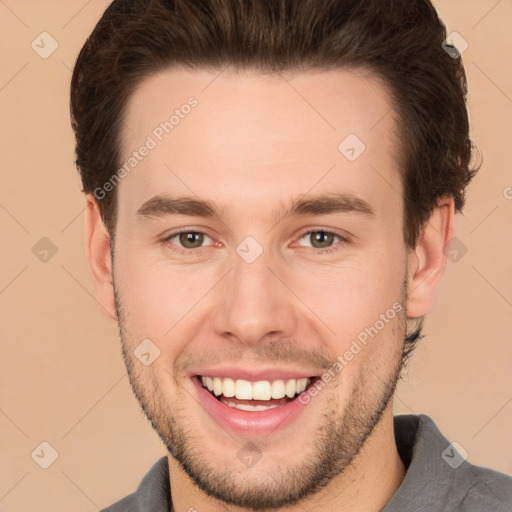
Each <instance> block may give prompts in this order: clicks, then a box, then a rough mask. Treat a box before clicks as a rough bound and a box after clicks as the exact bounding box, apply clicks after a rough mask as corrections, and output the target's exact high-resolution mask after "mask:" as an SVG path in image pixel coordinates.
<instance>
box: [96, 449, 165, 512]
mask: <svg viewBox="0 0 512 512" xmlns="http://www.w3.org/2000/svg"><path fill="white" fill-rule="evenodd" d="M170 503H171V491H170V482H169V465H168V460H167V457H162V458H161V459H159V460H157V461H156V462H155V463H154V464H153V466H152V467H151V469H150V470H149V471H148V472H147V473H146V475H145V476H144V478H143V479H142V481H141V482H140V484H139V486H138V487H137V490H136V491H135V492H134V493H132V494H128V496H125V497H124V498H122V499H120V500H119V501H116V502H115V503H113V504H112V505H110V506H108V507H107V508H105V509H102V510H101V511H100V512H142V511H149V510H150V511H151V512H168V511H169V504H170Z"/></svg>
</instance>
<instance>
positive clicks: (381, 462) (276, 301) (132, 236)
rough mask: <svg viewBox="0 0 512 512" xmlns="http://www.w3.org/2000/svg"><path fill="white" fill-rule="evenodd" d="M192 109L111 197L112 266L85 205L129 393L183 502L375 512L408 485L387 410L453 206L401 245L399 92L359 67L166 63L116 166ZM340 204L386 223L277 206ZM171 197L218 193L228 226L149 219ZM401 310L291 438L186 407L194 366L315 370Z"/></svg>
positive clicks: (91, 207) (430, 293)
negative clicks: (317, 199)
mask: <svg viewBox="0 0 512 512" xmlns="http://www.w3.org/2000/svg"><path fill="white" fill-rule="evenodd" d="M190 96H194V97H195V98H196V99H197V101H198V105H197V107H196V108H195V109H193V110H192V112H191V113H190V114H189V115H188V116H186V117H185V118H184V119H182V120H181V122H180V124H179V125H178V126H177V127H175V129H174V130H173V132H172V134H170V135H167V136H166V137H164V138H163V140H162V141H161V142H160V143H159V144H158V146H157V147H156V148H154V149H153V150H152V151H151V152H150V153H149V154H148V156H146V157H145V158H144V159H143V160H142V161H141V162H140V163H138V165H137V167H136V169H134V170H133V171H132V172H131V173H130V174H129V175H127V176H126V177H125V178H124V179H123V180H122V181H121V182H120V183H119V185H118V186H117V193H118V201H119V204H118V222H117V226H116V237H115V250H114V257H113V258H112V252H111V246H110V240H109V236H108V233H107V231H106V229H105V227H104V225H103V223H102V221H101V218H100V214H99V208H98V202H97V201H96V200H95V199H94V197H92V196H91V195H88V196H87V198H86V200H87V209H86V217H85V231H86V248H87V255H88V261H89V266H90V269H91V272H92V276H93V280H94V286H95V290H96V297H97V301H98V303H99V305H100V306H101V308H102V310H103V312H104V313H105V314H107V315H109V316H110V317H112V318H113V319H115V320H116V321H118V323H119V328H120V335H121V340H122V345H123V352H124V357H125V362H126V365H127V368H128V373H129V376H130V381H131V384H132V388H133V390H134V393H135V395H136V397H137V398H138V400H139V401H140V402H141V405H142V407H143V409H144V410H145V412H146V414H147V415H148V417H149V418H150V420H151V421H152V424H153V426H154V428H155V429H156V431H157V432H158V434H159V435H160V437H161V438H162V440H163V441H164V442H165V444H166V446H167V448H168V450H169V456H168V458H169V469H170V481H171V493H172V506H173V509H174V510H175V511H176V512H185V511H187V510H189V509H190V507H194V508H195V509H197V510H199V511H201V510H208V511H224V510H230V511H241V510H275V509H277V508H279V507H283V506H284V505H287V507H286V508H287V510H289V511H295V510H297V511H299V510H300V511H303V510H311V511H312V510H325V511H338V512H340V511H345V510H347V511H348V510H365V511H370V512H371V511H379V510H381V509H382V508H383V507H384V506H385V504H386V503H387V502H388V501H389V500H390V499H391V497H392V496H393V494H394V493H395V492H396V490H397V488H398V487H399V486H400V483H401V482H402V480H403V478H404V475H405V472H406V468H405V467H404V465H403V463H402V461H401V459H400V457H399V455H398V452H397V449H396V445H395V440H394V433H393V413H392V393H393V390H394V387H395V384H396V382H397V379H398V377H399V372H400V369H401V355H402V349H403V339H404V329H405V325H406V318H407V317H409V318H415V317H420V316H422V315H424V314H425V313H427V312H428V311H429V310H430V309H431V308H432V305H433V302H434V298H435V293H436V290H437V288H438V285H439V280H440V278H441V276H442V273H443V270H444V267H445V264H446V257H445V255H444V252H443V249H444V247H445V246H446V245H447V244H448V243H449V241H450V239H451V236H452V231H453V217H454V205H453V200H452V199H451V198H442V199H440V200H439V202H438V205H437V207H435V208H434V209H433V212H432V215H431V218H430V219H429V222H428V223H427V224H426V225H425V226H424V228H423V229H422V232H421V234H420V236H419V238H418V240H417V244H416V246H415V247H414V248H407V247H406V246H405V244H404V240H403V235H402V233H403V231H402V228H403V226H402V222H403V221H402V208H403V199H402V197H401V189H402V187H401V182H400V177H399V174H398V170H397V167H396V163H395V156H396V151H397V142H396V140H395V139H394V136H393V134H394V116H393V113H392V111H391V107H390V105H391V104H390V101H389V97H388V95H387V93H386V90H385V89H384V88H383V87H382V85H381V84H380V83H379V82H377V81H376V80H375V79H374V78H372V77H371V76H370V75H368V74H364V73H363V72H355V71H354V70H351V71H348V70H330V71H319V72H307V73H301V74H296V75H290V76H285V75H281V76H262V75H258V74H254V73H250V72H247V71H246V72H243V73H237V72H235V71H232V70H225V71H224V72H222V73H221V74H220V75H219V74H218V73H215V74H214V73H211V72H208V71H187V70H178V69H175V70H165V71H163V72H161V73H159V74H157V75H154V76H152V77H150V78H148V79H146V80H145V81H144V82H143V83H142V84H141V85H140V87H138V88H137V90H136V91H135V92H134V93H133V95H132V96H131V98H130V101H129V103H128V105H127V110H126V119H125V126H126V129H125V130H124V131H123V155H124V156H126V157H128V156H129V155H130V154H131V152H132V151H133V150H135V149H136V148H138V147H140V145H141V144H143V143H144V141H145V140H146V137H147V136H148V135H149V134H151V133H152V131H153V130H154V128H155V126H157V125H158V124H159V123H160V122H162V121H163V120H165V119H167V118H168V117H169V115H170V114H172V112H173V111H174V109H175V108H179V107H180V105H182V104H183V103H185V102H186V100H187V98H189V97H190ZM305 99H306V100H307V101H305ZM379 120H380V122H378V123H377V121H379ZM349 133H354V134H357V136H358V137H359V138H360V139H361V140H362V141H364V144H365V145H366V150H365V151H364V152H363V153H362V154H361V156H360V157H359V158H358V159H357V160H355V161H354V162H349V161H348V160H347V159H346V158H345V157H344V156H343V155H342V154H341V153H340V152H339V150H338V145H339V144H340V142H341V141H342V140H343V139H344V138H345V137H346V136H347V135H348V134H349ZM333 191H336V192H344V193H351V194H353V195H356V196H357V197H359V198H362V199H364V200H365V201H366V202H367V203H369V204H370V205H371V207H372V209H373V210H374V212H375V215H374V216H368V215H362V214H360V213H355V212H341V213H335V214H330V215H308V216H305V217H289V218H280V216H279V215H278V213H277V212H278V210H279V208H281V207H282V206H283V205H286V204H288V203H289V202H290V201H291V200H293V199H295V198H298V197H300V196H303V195H304V194H307V195H312V194H320V193H323V192H333ZM162 193H167V194H170V195H174V196H180V195H194V196H198V197H199V198H201V199H208V200H210V201H211V202H213V203H214V204H215V205H217V206H218V207H219V208H220V207H223V210H222V215H221V216H219V217H214V218H204V217H195V216H194V217H193V216H187V215H166V216H160V217H152V218H142V219H138V218H137V216H136V212H137V210H138V209H139V208H140V207H141V206H142V205H143V204H144V203H145V202H146V201H147V200H148V199H150V198H152V197H153V196H155V195H157V194H162ZM185 228H186V229H193V230H194V231H196V232H201V233H205V234H206V235H207V236H205V237H204V238H203V244H202V246H201V243H199V246H201V247H202V249H201V250H200V252H197V251H198V250H197V249H194V248H193V247H194V246H193V244H190V243H189V245H188V246H184V245H183V243H185V244H186V242H187V241H186V239H185V240H183V239H181V244H180V238H179V237H174V238H173V239H172V240H171V241H167V242H166V243H165V244H162V242H161V240H163V239H164V238H165V237H168V236H169V235H171V234H173V233H176V232H179V230H180V229H185ZM313 228H315V229H317V230H318V231H321V230H324V231H327V232H332V233H334V234H336V235H339V236H343V237H347V238H348V242H346V243H343V242H342V240H341V239H339V238H337V237H334V238H333V239H332V243H330V245H329V243H327V244H325V245H324V246H322V245H320V244H319V243H318V242H315V238H314V237H313V236H311V235H309V236H304V233H306V232H307V231H308V230H310V229H313ZM249 235H250V236H252V237H253V238H254V239H255V240H256V241H257V242H258V244H259V245H260V246H261V247H262V248H263V252H262V254H261V255H260V256H259V257H258V258H257V259H256V260H255V261H254V262H252V263H250V264H249V263H247V262H246V261H244V260H243V259H242V258H241V257H240V256H239V255H238V254H237V252H236V248H237V246H238V245H239V244H240V243H241V242H242V241H243V240H244V239H245V238H246V237H247V236H249ZM190 247H192V248H190ZM173 248H174V249H175V250H174V251H173ZM324 248H327V249H335V250H333V251H332V252H330V253H325V254H321V252H322V250H324ZM180 249H181V250H182V251H183V253H180V252H178V251H179V250H180ZM186 251H188V252H187V253H186V254H185V252H186ZM194 251H196V252H195V253H194ZM194 254H195V255H194ZM112 262H113V263H114V265H113V266H112ZM404 283H406V284H407V291H406V290H405V288H404ZM395 303H399V304H402V306H403V310H402V312H401V313H400V314H398V315H396V316H395V318H394V319H393V320H391V321H389V322H388V323H387V324H386V325H385V327H384V328H383V329H381V330H380V331H379V333H378V335H377V336H375V337H374V338H373V339H371V341H370V342H369V343H368V344H367V346H365V347H364V349H363V350H361V351H360V352H359V353H358V354H357V355H356V356H354V358H353V359H352V360H351V361H350V362H349V364H347V365H346V366H345V367H344V368H343V370H342V371H341V372H339V373H338V374H337V375H336V378H334V379H333V380H331V381H330V382H329V383H328V384H327V385H326V387H325V388H324V389H322V391H320V392H319V393H318V394H317V396H316V397H314V399H312V400H311V402H310V403H309V404H308V405H307V406H306V407H305V408H304V410H303V411H302V413H301V416H300V419H299V420H297V421H295V422H292V423H291V424H289V425H288V426H286V427H285V428H284V429H277V430H276V431H274V432H272V433H271V434H269V435H266V436H259V435H253V436H248V435H242V434H236V433H233V432H228V431H226V430H225V429H223V428H222V427H220V426H219V424H217V423H216V422H215V420H214V419H213V418H211V417H210V416H209V415H208V414H207V413H206V412H205V410H203V408H202V407H201V406H200V404H199V403H198V402H197V401H196V400H195V399H194V394H193V393H194V390H193V389H192V383H191V381H190V379H189V378H188V377H187V376H186V374H187V372H189V371H191V370H194V369H197V368H199V367H201V368H205V367H208V368H213V367H215V366H216V365H221V364H224V363H226V364H227V363H229V364H233V365H238V366H241V367H243V368H260V367H264V366H275V365H276V361H278V364H279V365H280V366H283V367H286V368H299V369H308V370H312V371H313V373H322V372H323V371H324V370H325V368H327V367H329V366H330V365H331V364H332V362H333V361H335V360H336V358H337V356H338V355H342V354H344V353H345V352H346V350H347V349H349V347H350V344H351V342H352V341H353V340H354V339H356V337H357V335H358V334H359V333H360V332H362V331H363V330H364V329H365V328H366V327H368V326H370V325H374V324H375V322H376V320H378V319H379V317H380V315H381V314H383V313H385V312H386V311H387V310H388V309H389V308H391V307H392V305H393V304H395ZM145 338H149V339H151V340H152V341H153V342H154V343H155V345H157V346H158V347H159V349H160V351H161V353H160V356H159V357H158V358H157V359H156V360H155V361H154V362H153V363H152V364H151V365H149V366H144V365H143V364H141V363H140V362H139V360H138V359H136V358H135V356H134V354H133V350H134V349H135V348H136V347H137V345H138V344H139V343H140V342H141V341H142V340H143V339H145ZM247 442H252V443H253V444H254V445H255V446H257V447H258V449H259V451H260V453H261V454H262V457H261V458H260V460H259V461H258V462H257V463H256V464H255V465H253V466H252V467H250V468H247V467H245V466H244V465H243V464H242V463H241V462H240V460H239V459H238V457H237V454H238V452H239V451H240V449H241V448H242V447H243V446H244V445H245V444H246V443H247Z"/></svg>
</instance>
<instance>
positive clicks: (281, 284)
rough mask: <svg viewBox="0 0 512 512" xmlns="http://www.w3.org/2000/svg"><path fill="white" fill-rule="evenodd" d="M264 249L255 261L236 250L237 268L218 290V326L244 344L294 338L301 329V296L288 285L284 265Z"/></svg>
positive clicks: (223, 334) (235, 263)
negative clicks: (273, 258) (299, 315)
mask: <svg viewBox="0 0 512 512" xmlns="http://www.w3.org/2000/svg"><path fill="white" fill-rule="evenodd" d="M270 260H271V258H270V257H269V255H268V253H267V252H265V251H264V252H263V253H262V254H261V255H260V256H259V257H258V258H257V259H256V260H255V261H253V262H252V263H248V262H246V261H245V260H244V259H243V258H241V257H239V256H238V255H237V254H236V253H235V254H234V258H233V267H232V268H231V271H230V272H229V273H228V275H227V276H226V278H225V279H223V280H222V282H221V283H220V284H221V286H220V287H219V290H218V294H219V295H218V296H219V302H218V307H217V308H216V309H215V313H214V315H215V318H214V322H213V325H214V328H215V331H216V333H217V334H219V335H221V336H224V337H227V338H232V340H231V341H233V340H236V341H237V342H238V343H241V344H244V345H255V344H258V343H261V342H262V341H263V340H264V339H265V338H268V337H290V336H292V335H293V334H294V333H295V330H296V328H297V306H298V305H297V302H298V300H297V298H296V296H295V295H294V294H293V293H292V291H291V290H290V289H289V287H288V286H287V284H286V273H285V271H284V270H283V267H282V266H279V265H277V264H276V262H275V261H270Z"/></svg>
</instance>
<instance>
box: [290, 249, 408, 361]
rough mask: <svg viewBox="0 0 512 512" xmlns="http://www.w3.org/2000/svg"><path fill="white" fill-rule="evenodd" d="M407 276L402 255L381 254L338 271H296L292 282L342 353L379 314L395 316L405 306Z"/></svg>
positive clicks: (355, 260)
mask: <svg viewBox="0 0 512 512" xmlns="http://www.w3.org/2000/svg"><path fill="white" fill-rule="evenodd" d="M379 254H380V255H379ZM360 256H361V255H360ZM306 270H309V271H306ZM404 275H405V263H403V262H401V261H400V259H399V256H398V255H392V253H391V252H387V253H386V251H385V250H383V251H379V253H377V252H374V253H373V254H370V255H365V256H361V257H359V258H358V257H357V256H355V257H354V258H353V259H352V260H351V261H346V262H344V263H343V264H342V265H338V266H324V267H322V268H320V267H319V266H318V265H316V267H313V266H310V267H309V269H306V268H305V267H303V268H301V269H294V271H293V272H290V274H289V277H288V279H289V280H288V282H289V283H291V288H292V289H293V290H294V291H296V293H297V295H298V296H299V297H301V299H302V300H303V301H304V303H305V304H306V305H307V306H308V308H309V309H310V310H311V311H312V312H313V313H314V314H315V315H317V317H318V318H320V319H321V320H322V323H323V324H325V325H324V326H323V327H322V326H321V325H320V324H318V325H319V329H321V332H325V333H326V336H327V338H330V339H332V340H333V341H332V343H333V344H336V345H337V348H338V350H339V351H343V350H344V349H345V347H346V346H348V345H349V344H350V343H351V341H352V340H353V339H355V338H356V337H357V336H358V335H359V334H360V333H361V332H363V331H364V329H365V328H367V327H370V326H373V325H374V324H375V323H376V322H377V321H379V319H380V318H381V315H385V316H386V318H390V317H391V318H392V317H394V316H395V313H396V311H397V310H399V309H400V305H401V292H402V286H403V279H404ZM393 308H394V309H393ZM386 313H387V315H386ZM378 325H379V327H380V322H379V324H378ZM387 325H388V324H386V327H387ZM325 326H327V328H328V329H327V328H326V327H325ZM381 330H383V331H385V330H387V329H381ZM339 351H338V353H339Z"/></svg>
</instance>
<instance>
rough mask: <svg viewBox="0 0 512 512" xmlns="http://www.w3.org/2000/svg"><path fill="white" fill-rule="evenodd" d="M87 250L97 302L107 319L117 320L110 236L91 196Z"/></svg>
mask: <svg viewBox="0 0 512 512" xmlns="http://www.w3.org/2000/svg"><path fill="white" fill-rule="evenodd" d="M85 249H86V252H87V260H88V262H89V269H90V271H91V274H92V279H93V282H94V288H95V291H96V302H97V303H98V306H99V308H100V309H101V311H102V312H103V313H104V314H105V315H106V316H107V317H109V318H111V319H112V320H117V313H116V308H115V300H114V279H113V275H112V259H111V253H110V235H109V234H108V231H107V229H106V227H105V225H104V224H103V219H102V218H101V213H100V208H99V206H98V203H97V201H96V199H95V198H94V197H93V196H92V195H91V194H87V195H86V207H85Z"/></svg>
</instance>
